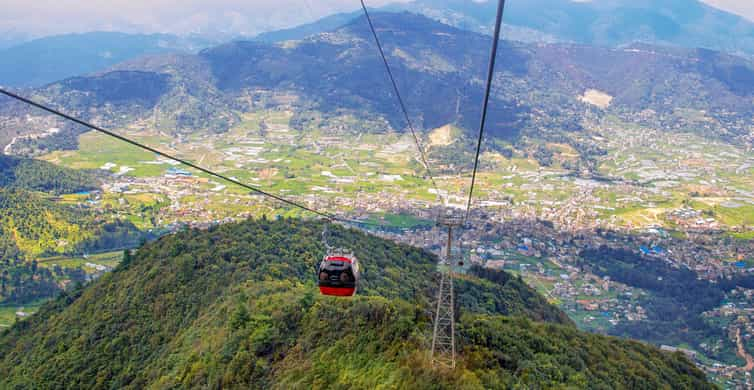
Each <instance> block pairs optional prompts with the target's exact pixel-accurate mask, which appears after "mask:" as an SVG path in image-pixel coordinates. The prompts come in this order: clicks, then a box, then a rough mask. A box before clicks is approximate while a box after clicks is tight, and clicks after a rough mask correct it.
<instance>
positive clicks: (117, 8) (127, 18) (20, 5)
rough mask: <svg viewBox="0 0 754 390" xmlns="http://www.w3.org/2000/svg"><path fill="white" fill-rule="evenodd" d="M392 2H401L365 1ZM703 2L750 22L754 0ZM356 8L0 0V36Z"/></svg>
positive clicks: (239, 21)
mask: <svg viewBox="0 0 754 390" xmlns="http://www.w3.org/2000/svg"><path fill="white" fill-rule="evenodd" d="M396 1H407V0H368V1H367V4H369V5H370V6H378V5H383V4H386V3H389V2H396ZM523 1H525V0H523ZM593 1H594V0H593ZM704 1H706V2H708V3H710V4H713V5H715V6H718V7H721V8H724V9H726V10H729V11H731V12H735V13H738V14H740V15H744V16H746V17H748V18H749V19H751V20H754V0H704ZM357 8H358V2H357V1H356V0H0V34H9V32H25V33H28V32H33V33H34V35H48V34H58V33H64V32H82V31H92V30H118V31H127V32H172V33H188V32H205V33H206V32H233V33H241V34H245V35H252V34H255V33H258V32H260V31H265V30H269V29H276V28H281V27H284V26H291V25H295V24H299V23H303V22H306V21H310V20H313V19H315V18H318V17H321V16H323V15H326V14H330V13H333V12H336V11H346V10H354V9H357Z"/></svg>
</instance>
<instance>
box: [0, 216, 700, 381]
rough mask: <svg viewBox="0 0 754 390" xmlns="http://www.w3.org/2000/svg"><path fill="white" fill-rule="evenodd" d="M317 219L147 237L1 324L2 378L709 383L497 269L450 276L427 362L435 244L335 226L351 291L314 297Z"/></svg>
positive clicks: (687, 366)
mask: <svg viewBox="0 0 754 390" xmlns="http://www.w3.org/2000/svg"><path fill="white" fill-rule="evenodd" d="M321 229H322V224H321V223H319V222H313V221H302V220H290V219H283V220H277V221H266V220H249V221H246V222H242V223H238V224H228V225H222V226H217V227H214V228H211V229H210V230H208V231H198V230H187V231H183V232H180V233H178V234H176V235H173V236H167V237H163V238H162V239H160V240H158V241H156V242H153V243H150V244H147V245H146V246H144V247H142V248H141V249H139V250H138V252H136V253H135V254H134V255H132V256H131V255H129V256H128V257H127V258H126V259H125V260H124V262H123V263H122V264H121V265H120V266H119V267H118V268H117V269H116V270H115V271H114V272H112V273H110V274H108V275H106V276H104V277H102V278H101V279H99V280H97V281H95V282H93V283H92V284H91V285H89V286H88V287H86V288H83V289H80V290H77V291H74V292H72V293H70V294H66V295H63V296H61V297H60V298H59V299H57V300H56V301H54V302H52V303H50V304H48V305H46V306H45V307H43V308H42V309H41V310H40V312H39V313H38V314H37V315H35V316H34V317H32V318H30V319H29V320H27V321H23V322H20V323H18V324H16V325H15V326H14V327H12V328H11V329H9V330H7V331H5V332H4V333H3V334H2V335H0V378H2V379H0V384H1V385H2V386H4V387H13V386H21V387H24V386H27V387H28V386H32V385H33V386H36V387H39V388H80V387H85V388H111V387H118V388H165V387H218V386H222V387H225V388H248V387H249V386H251V387H265V388H311V387H328V386H334V387H338V386H352V387H355V388H371V387H374V386H376V385H380V384H382V385H389V386H396V387H404V388H427V387H438V386H439V387H441V388H457V387H459V386H462V385H463V386H465V387H468V388H482V387H486V388H510V387H512V386H521V387H527V388H531V387H550V386H563V385H567V386H573V387H585V386H588V387H594V388H608V387H609V388H628V387H636V386H639V387H650V388H671V387H672V388H705V387H710V385H709V384H708V383H707V382H706V380H705V378H704V374H703V373H702V372H701V371H699V370H697V369H696V368H695V367H694V366H693V365H692V364H691V363H689V362H688V361H687V360H686V359H685V358H684V357H682V355H680V354H674V355H670V354H666V353H662V352H660V351H659V350H658V349H656V348H654V347H650V346H647V345H644V344H641V343H638V342H634V341H626V340H620V339H616V338H610V337H605V336H598V335H591V334H587V333H583V332H580V331H578V330H577V329H576V328H575V327H574V326H573V325H572V324H571V323H570V321H569V320H568V319H567V318H566V317H565V315H564V314H563V313H562V312H560V311H559V310H558V309H556V308H554V307H553V306H550V305H549V304H548V303H546V301H545V300H544V298H542V297H541V296H539V295H538V294H536V293H535V292H534V291H533V290H531V289H530V288H529V287H527V286H526V285H525V284H524V283H523V282H522V281H521V280H520V279H518V278H515V277H512V276H510V275H508V274H506V273H504V272H498V271H487V272H481V271H479V270H477V271H475V272H472V273H471V274H469V275H466V276H462V277H460V278H459V283H458V288H457V296H458V306H459V311H460V313H461V314H460V317H461V318H460V322H459V325H458V336H459V339H460V349H459V353H460V368H459V369H458V371H457V372H455V373H450V372H445V371H435V370H433V369H431V368H430V366H429V364H428V361H427V357H426V354H427V342H428V330H429V325H430V323H431V317H430V313H431V309H430V307H431V302H429V301H428V298H427V297H429V296H430V293H431V288H432V286H433V285H434V282H435V281H434V278H435V275H436V274H435V272H434V267H435V262H436V258H435V257H434V256H432V255H429V254H427V253H425V252H422V251H420V250H418V249H414V248H411V247H409V246H405V245H398V244H394V243H391V242H388V241H384V240H382V239H378V238H375V237H372V236H368V235H365V234H363V233H360V232H357V231H353V230H343V229H340V228H339V229H337V232H336V234H335V240H336V244H337V245H341V246H347V247H351V248H353V249H354V250H355V252H356V255H357V256H358V257H359V258H361V259H362V265H363V267H362V269H363V271H362V272H363V287H362V288H361V291H360V293H359V296H357V297H355V298H354V299H333V298H330V297H321V296H318V294H317V292H316V286H315V284H314V281H313V279H312V273H313V270H314V269H315V265H316V263H317V262H318V260H319V258H320V256H321V255H322V253H323V247H322V244H321V243H319V242H318V240H316V239H315V237H319V232H320V231H321ZM474 273H477V274H478V275H479V276H475V275H474ZM540 321H545V322H540Z"/></svg>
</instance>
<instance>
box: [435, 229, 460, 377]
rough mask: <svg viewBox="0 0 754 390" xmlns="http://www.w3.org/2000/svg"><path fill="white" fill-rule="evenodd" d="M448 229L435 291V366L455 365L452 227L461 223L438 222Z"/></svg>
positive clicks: (449, 366) (450, 366)
mask: <svg viewBox="0 0 754 390" xmlns="http://www.w3.org/2000/svg"><path fill="white" fill-rule="evenodd" d="M439 224H440V225H442V226H444V227H445V228H447V229H448V237H447V243H446V249H445V255H444V256H442V260H441V261H440V264H439V268H440V286H439V289H438V292H437V307H436V309H435V318H434V327H433V331H432V352H431V355H430V356H431V359H432V364H433V365H434V366H435V367H448V368H455V367H456V337H455V333H456V323H455V310H454V304H455V302H454V300H455V298H454V295H453V294H454V293H453V273H452V269H453V261H452V258H453V251H452V242H453V228H454V227H457V226H460V225H461V220H460V219H458V218H451V217H447V218H444V219H442V220H441V221H440V222H439Z"/></svg>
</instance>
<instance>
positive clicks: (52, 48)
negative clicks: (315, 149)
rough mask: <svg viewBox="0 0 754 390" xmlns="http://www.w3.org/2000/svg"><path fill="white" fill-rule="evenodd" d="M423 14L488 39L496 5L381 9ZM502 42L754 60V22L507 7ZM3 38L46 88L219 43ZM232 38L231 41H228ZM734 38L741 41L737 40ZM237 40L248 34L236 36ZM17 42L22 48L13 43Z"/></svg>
mask: <svg viewBox="0 0 754 390" xmlns="http://www.w3.org/2000/svg"><path fill="white" fill-rule="evenodd" d="M378 9H379V10H381V11H389V12H402V11H410V12H413V13H419V14H423V15H425V16H428V17H430V18H433V19H435V20H438V21H441V22H443V23H446V24H449V25H452V26H455V27H457V28H460V29H463V30H472V31H476V32H482V33H485V34H489V33H490V32H491V28H492V25H493V22H494V16H495V2H493V1H470V0H416V1H413V2H407V3H395V4H391V5H387V6H383V7H380V8H378ZM360 15H361V13H360V11H357V12H348V13H340V14H334V15H329V16H326V17H324V18H322V19H320V20H316V21H313V22H311V23H307V24H304V25H301V26H295V27H291V28H286V29H282V30H275V31H269V32H265V33H262V34H259V35H258V36H256V37H254V40H257V41H262V42H281V41H285V40H300V39H304V38H306V37H308V36H311V35H316V34H319V33H323V32H327V31H332V30H335V29H337V28H338V27H341V26H343V25H346V24H348V22H350V21H351V20H353V19H354V18H356V17H358V16H360ZM504 22H505V28H504V30H503V37H504V38H505V39H507V40H512V41H523V42H568V43H577V44H583V45H594V46H602V47H624V46H627V45H632V44H634V43H638V42H642V43H648V44H652V45H659V46H678V47H686V48H691V49H695V48H706V49H710V50H715V51H722V52H728V53H732V54H738V55H743V56H748V57H750V56H752V55H754V23H752V22H751V21H749V20H747V19H744V18H742V17H740V16H737V15H734V14H731V13H728V12H725V11H722V10H719V9H716V8H713V7H711V6H709V5H706V4H704V3H702V2H700V1H698V0H661V1H648V0H647V1H628V0H610V1H598V2H594V1H570V0H531V1H525V2H508V4H506V12H505V17H504ZM4 36H5V39H6V40H5V41H4V40H3V38H0V85H7V86H19V87H22V86H26V87H28V86H41V85H44V84H47V83H50V82H53V81H58V80H61V79H64V78H68V77H72V76H79V75H84V74H88V73H93V72H99V71H102V70H104V69H106V68H107V67H109V66H112V65H114V64H117V63H119V62H122V61H125V60H132V59H135V58H138V57H140V56H143V55H149V54H155V53H164V52H195V51H196V50H198V49H201V48H205V47H209V46H211V45H215V44H218V43H220V41H219V39H220V38H219V37H218V36H216V35H206V36H202V35H191V36H185V37H183V36H176V35H170V34H151V35H148V34H125V33H117V32H92V33H85V34H67V35H61V36H51V37H45V38H40V39H36V40H32V41H28V42H23V43H19V41H20V40H21V37H23V35H22V34H20V33H18V32H8V33H7V34H5V35H4ZM224 37H225V39H230V38H229V37H232V36H224ZM731 37H735V39H731ZM236 38H237V39H248V37H244V36H240V35H239V36H237V37H236ZM14 43H16V44H14Z"/></svg>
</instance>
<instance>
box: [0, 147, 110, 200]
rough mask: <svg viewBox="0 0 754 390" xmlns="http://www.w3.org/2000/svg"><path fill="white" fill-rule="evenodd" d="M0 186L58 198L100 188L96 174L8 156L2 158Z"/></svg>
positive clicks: (0, 156) (0, 163) (0, 157)
mask: <svg viewBox="0 0 754 390" xmlns="http://www.w3.org/2000/svg"><path fill="white" fill-rule="evenodd" d="M0 187H5V188H12V189H24V190H30V191H42V192H49V193H52V194H55V195H60V194H71V193H75V192H82V191H91V190H95V189H97V188H98V186H97V178H96V175H95V174H94V173H92V172H88V171H80V170H74V169H67V168H61V167H58V166H57V165H54V164H50V163H48V162H46V161H40V160H34V159H27V158H18V157H12V156H5V155H0Z"/></svg>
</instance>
